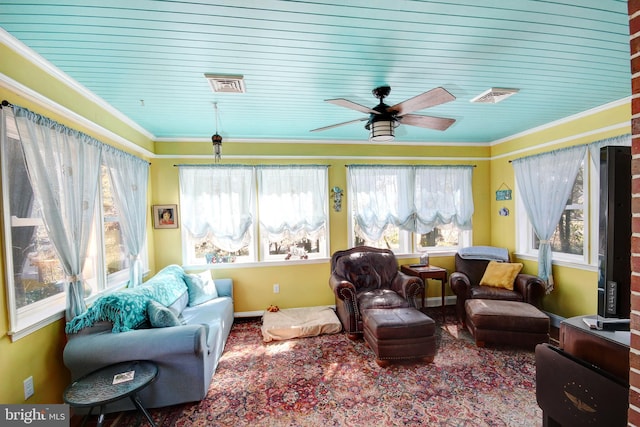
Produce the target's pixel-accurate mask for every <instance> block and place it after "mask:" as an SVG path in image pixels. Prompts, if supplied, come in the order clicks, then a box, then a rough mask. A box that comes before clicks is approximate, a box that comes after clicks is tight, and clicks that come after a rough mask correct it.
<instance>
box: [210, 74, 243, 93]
mask: <svg viewBox="0 0 640 427" xmlns="http://www.w3.org/2000/svg"><path fill="white" fill-rule="evenodd" d="M204 76H205V77H206V79H207V80H208V81H209V84H210V85H211V89H212V90H213V91H214V92H226V93H245V87H244V77H243V76H233V75H227V74H205V75H204Z"/></svg>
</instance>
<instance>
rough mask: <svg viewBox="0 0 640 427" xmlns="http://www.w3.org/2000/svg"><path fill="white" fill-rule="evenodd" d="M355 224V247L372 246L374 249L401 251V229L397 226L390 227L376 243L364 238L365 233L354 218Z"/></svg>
mask: <svg viewBox="0 0 640 427" xmlns="http://www.w3.org/2000/svg"><path fill="white" fill-rule="evenodd" d="M352 221H353V224H354V231H355V235H354V242H355V246H361V245H366V246H372V247H374V248H381V249H390V250H392V251H394V252H396V251H398V250H399V249H400V229H399V228H398V227H396V226H395V225H389V226H388V227H387V228H386V230H385V231H384V233H383V234H382V237H381V238H380V239H378V240H376V241H373V240H369V239H367V238H366V237H363V233H362V232H361V230H360V226H359V225H358V224H357V223H356V221H355V219H353V218H352Z"/></svg>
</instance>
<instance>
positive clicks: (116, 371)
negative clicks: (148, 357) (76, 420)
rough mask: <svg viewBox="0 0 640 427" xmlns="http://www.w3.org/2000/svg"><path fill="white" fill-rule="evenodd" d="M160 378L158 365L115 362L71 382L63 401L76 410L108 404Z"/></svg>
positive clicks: (143, 362) (147, 362)
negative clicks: (77, 408) (76, 408)
mask: <svg viewBox="0 0 640 427" xmlns="http://www.w3.org/2000/svg"><path fill="white" fill-rule="evenodd" d="M157 375H158V366H157V365H156V364H155V363H153V362H150V361H144V360H143V361H132V362H121V363H116V364H114V365H109V366H105V367H104V368H101V369H98V370H96V371H94V372H91V373H90V374H87V375H85V376H84V377H82V378H79V379H77V380H76V381H74V382H73V383H71V385H69V387H67V389H66V390H65V391H64V394H63V399H64V402H65V403H67V404H69V405H71V406H76V407H87V406H97V405H105V404H107V403H110V402H113V401H116V400H120V399H122V398H124V397H127V396H130V395H132V394H134V393H135V392H137V391H138V390H140V389H142V388H144V387H146V386H147V385H148V384H150V383H151V382H152V381H153V380H154V379H155V378H156V376H157ZM131 377H132V378H131ZM114 382H115V383H116V384H114Z"/></svg>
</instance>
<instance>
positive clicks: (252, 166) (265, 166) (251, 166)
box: [173, 163, 331, 168]
mask: <svg viewBox="0 0 640 427" xmlns="http://www.w3.org/2000/svg"><path fill="white" fill-rule="evenodd" d="M180 166H195V167H207V166H231V167H249V168H269V167H279V166H322V167H327V168H330V167H331V165H319V164H304V163H291V164H277V165H246V164H242V163H228V164H219V163H183V164H176V165H173V167H174V168H177V167H180Z"/></svg>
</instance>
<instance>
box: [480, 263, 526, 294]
mask: <svg viewBox="0 0 640 427" xmlns="http://www.w3.org/2000/svg"><path fill="white" fill-rule="evenodd" d="M520 270H522V264H521V263H519V262H497V261H490V262H489V265H487V269H486V270H485V272H484V275H483V276H482V279H481V280H480V284H481V285H484V286H493V287H495V288H505V289H509V290H510V291H512V290H513V282H514V280H516V276H517V275H518V273H520Z"/></svg>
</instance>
